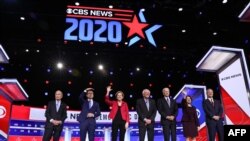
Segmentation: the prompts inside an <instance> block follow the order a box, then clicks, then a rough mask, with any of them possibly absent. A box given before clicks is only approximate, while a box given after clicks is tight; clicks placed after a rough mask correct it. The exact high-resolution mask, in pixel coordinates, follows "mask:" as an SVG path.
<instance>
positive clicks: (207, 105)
mask: <svg viewBox="0 0 250 141" xmlns="http://www.w3.org/2000/svg"><path fill="white" fill-rule="evenodd" d="M213 95H214V92H213V90H212V89H207V99H206V100H204V101H203V109H204V111H205V114H206V125H207V129H208V135H209V141H215V136H216V133H218V136H219V141H224V128H223V119H222V114H223V109H222V105H221V103H220V102H219V101H218V100H215V99H213Z"/></svg>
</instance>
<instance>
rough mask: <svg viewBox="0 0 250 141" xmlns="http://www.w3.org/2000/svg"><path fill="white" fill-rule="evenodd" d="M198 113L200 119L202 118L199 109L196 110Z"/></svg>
mask: <svg viewBox="0 0 250 141" xmlns="http://www.w3.org/2000/svg"><path fill="white" fill-rule="evenodd" d="M196 112H197V116H198V118H200V116H201V112H200V110H199V109H196Z"/></svg>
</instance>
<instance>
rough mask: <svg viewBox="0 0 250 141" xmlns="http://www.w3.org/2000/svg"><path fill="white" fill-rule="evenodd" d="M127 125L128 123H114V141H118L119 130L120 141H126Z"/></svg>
mask: <svg viewBox="0 0 250 141" xmlns="http://www.w3.org/2000/svg"><path fill="white" fill-rule="evenodd" d="M125 123H126V122H125V121H122V122H112V141H117V136H118V130H120V133H119V141H124V137H125V132H126V129H125Z"/></svg>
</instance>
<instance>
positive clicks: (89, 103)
mask: <svg viewBox="0 0 250 141" xmlns="http://www.w3.org/2000/svg"><path fill="white" fill-rule="evenodd" d="M88 105H89V109H90V108H91V100H89V101H88Z"/></svg>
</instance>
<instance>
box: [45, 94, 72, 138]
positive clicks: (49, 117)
mask: <svg viewBox="0 0 250 141" xmlns="http://www.w3.org/2000/svg"><path fill="white" fill-rule="evenodd" d="M62 98H63V93H62V91H60V90H57V91H56V92H55V100H53V101H50V102H49V103H48V106H47V108H46V111H45V117H46V124H45V131H44V135H43V141H50V139H51V137H52V136H53V141H59V138H60V135H61V133H62V129H63V123H64V120H65V119H66V118H67V108H66V107H67V105H66V104H65V103H64V102H62V101H61V99H62Z"/></svg>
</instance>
